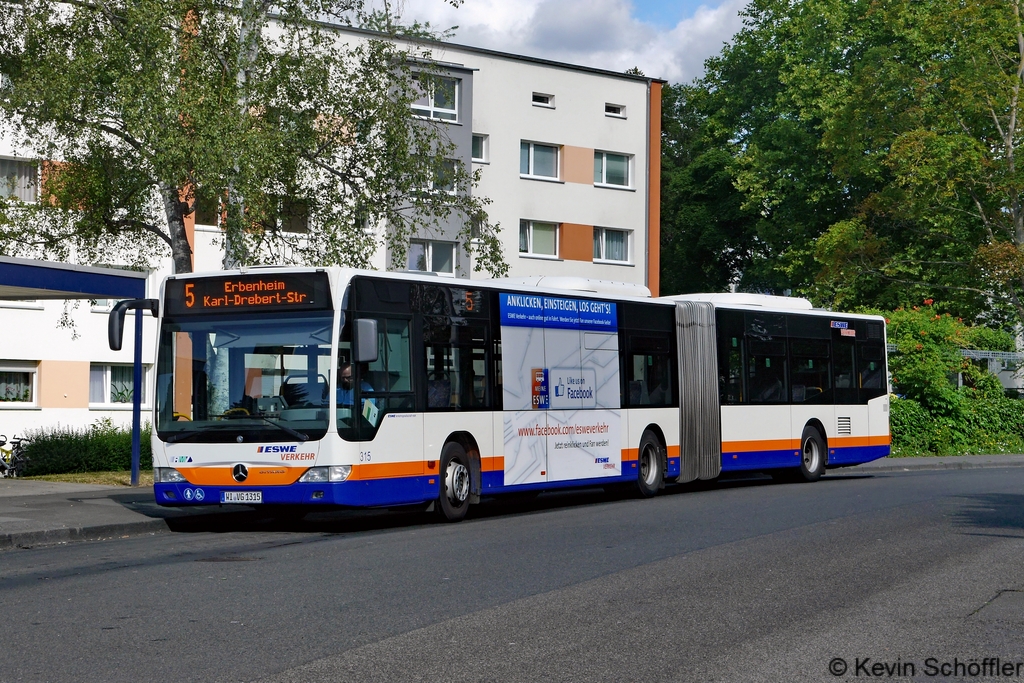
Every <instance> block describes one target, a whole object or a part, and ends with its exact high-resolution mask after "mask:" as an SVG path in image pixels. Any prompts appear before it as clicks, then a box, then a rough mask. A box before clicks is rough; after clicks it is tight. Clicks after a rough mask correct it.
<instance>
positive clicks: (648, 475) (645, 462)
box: [640, 444, 658, 486]
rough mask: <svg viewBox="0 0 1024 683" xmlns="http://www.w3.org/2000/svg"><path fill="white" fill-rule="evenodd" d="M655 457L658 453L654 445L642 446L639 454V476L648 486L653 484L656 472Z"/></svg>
mask: <svg viewBox="0 0 1024 683" xmlns="http://www.w3.org/2000/svg"><path fill="white" fill-rule="evenodd" d="M657 457H658V454H657V452H656V451H655V450H654V447H653V446H651V445H649V444H648V445H647V446H645V447H644V452H643V453H641V454H640V478H641V479H643V480H644V483H645V484H647V485H648V486H654V484H655V481H654V480H655V477H656V476H657V474H658V463H657V460H656V458H657Z"/></svg>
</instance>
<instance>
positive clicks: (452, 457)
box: [436, 441, 470, 522]
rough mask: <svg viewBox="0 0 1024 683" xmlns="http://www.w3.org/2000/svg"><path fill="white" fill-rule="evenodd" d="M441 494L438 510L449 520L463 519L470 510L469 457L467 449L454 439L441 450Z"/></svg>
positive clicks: (443, 517) (438, 500)
mask: <svg viewBox="0 0 1024 683" xmlns="http://www.w3.org/2000/svg"><path fill="white" fill-rule="evenodd" d="M440 474H441V495H439V496H438V498H437V506H436V509H437V512H438V514H440V515H441V518H442V519H444V520H446V521H449V522H458V521H461V520H462V519H463V518H464V517H465V516H466V512H468V511H469V480H470V475H469V457H468V456H467V455H466V449H464V448H463V447H462V446H461V445H459V444H458V443H456V442H454V441H450V442H448V443H447V444H445V447H444V449H443V450H442V451H441V469H440Z"/></svg>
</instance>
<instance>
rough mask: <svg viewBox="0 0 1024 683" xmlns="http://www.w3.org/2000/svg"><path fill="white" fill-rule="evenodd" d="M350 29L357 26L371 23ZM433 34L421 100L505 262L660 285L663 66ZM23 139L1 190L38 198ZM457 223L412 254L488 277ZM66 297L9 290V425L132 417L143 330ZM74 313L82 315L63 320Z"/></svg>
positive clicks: (157, 277) (200, 243)
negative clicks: (115, 338)
mask: <svg viewBox="0 0 1024 683" xmlns="http://www.w3.org/2000/svg"><path fill="white" fill-rule="evenodd" d="M338 30H339V36H340V38H341V39H342V40H344V41H352V42H356V41H363V40H367V39H369V38H370V37H372V36H373V34H370V33H367V32H362V31H358V30H353V29H338ZM428 46H429V47H430V49H431V50H432V53H433V57H434V59H435V60H436V61H437V63H438V64H439V65H440V68H441V73H442V74H443V75H444V77H445V78H446V79H448V82H449V83H450V84H451V89H450V90H449V91H448V92H446V93H444V94H443V95H437V96H432V97H425V98H424V99H423V100H422V101H420V102H418V103H417V104H416V107H415V108H414V109H413V111H411V112H410V116H420V117H421V118H429V119H433V120H436V121H443V122H445V123H444V125H445V126H446V127H447V131H448V135H449V137H450V139H451V140H452V141H453V142H454V143H455V146H456V156H457V159H455V161H456V162H458V163H463V164H466V165H467V167H471V168H472V169H473V170H477V169H479V170H480V176H481V178H480V183H479V184H478V185H477V186H476V187H475V188H473V192H474V193H475V194H477V195H482V196H485V197H487V198H489V199H490V200H491V203H490V204H489V206H488V214H489V217H490V221H491V223H492V224H498V225H500V227H501V232H500V238H501V241H502V244H503V247H504V256H505V260H506V262H507V263H508V265H509V272H508V276H509V277H515V278H521V277H534V276H578V277H587V278H596V279H602V280H610V281H618V282H627V283H632V284H637V285H643V286H646V287H648V288H649V289H650V290H651V292H652V294H653V295H654V296H657V295H658V286H659V283H658V272H659V260H660V253H659V240H660V213H659V205H660V158H661V149H660V138H661V88H662V85H663V82H662V81H659V80H657V79H650V78H646V77H643V76H635V75H630V74H623V73H616V72H611V71H602V70H599V69H591V68H586V67H578V66H573V65H569V64H561V63H557V62H551V61H546V60H540V59H534V58H529V57H522V56H517V55H512V54H506V53H500V52H494V51H490V50H484V49H479V48H472V47H465V46H459V45H453V44H449V43H432V44H429V45H428ZM18 152H19V150H17V149H15V148H14V147H13V146H11V145H9V144H7V145H6V146H5V145H4V143H3V142H0V173H2V174H3V176H4V177H5V178H7V179H8V182H7V183H6V184H4V185H3V187H2V189H0V191H3V192H5V193H18V196H20V197H22V198H23V199H25V200H26V201H34V200H35V199H36V194H35V193H36V190H35V186H36V185H37V183H38V180H37V178H38V162H37V161H34V160H31V159H26V158H24V157H22V156H19V155H18ZM207 215H208V214H207ZM199 218H200V220H199V222H197V221H196V215H193V216H190V217H189V218H188V219H186V228H187V232H188V233H189V236H190V241H191V243H192V246H193V262H194V269H195V270H196V271H197V272H198V271H209V270H217V269H219V268H220V267H221V260H222V257H223V254H222V246H221V232H220V229H219V228H218V227H217V226H216V225H210V224H204V222H203V215H202V214H201V213H200V214H199ZM208 222H212V221H208ZM458 233H459V226H457V225H454V224H453V225H451V226H448V227H446V228H440V229H437V230H435V231H433V232H431V233H429V234H428V233H423V234H419V235H417V236H415V238H414V239H413V241H412V243H411V245H410V249H409V254H408V259H407V261H408V262H407V266H408V269H410V270H423V271H432V272H437V273H439V274H441V275H451V276H453V277H455V276H458V277H472V278H483V277H488V275H487V274H486V273H480V272H475V271H474V269H473V263H472V259H471V256H470V255H469V252H468V251H467V250H466V248H465V247H466V245H464V244H461V243H460V242H459V239H460V238H459V236H458ZM390 261H391V259H390V255H389V254H388V253H387V252H386V250H385V249H384V248H381V249H380V250H379V251H378V253H377V254H376V256H375V258H374V266H375V267H376V268H378V269H381V270H384V269H386V268H387V266H388V264H389V263H390ZM90 265H92V264H90ZM102 265H110V264H102ZM170 272H171V263H170V258H169V256H168V258H167V259H166V260H165V261H164V262H162V263H160V264H158V267H157V268H156V269H155V270H154V271H153V272H152V273H151V274H150V277H149V278H148V282H147V288H148V293H147V296H154V297H155V296H156V295H157V293H158V291H159V285H160V282H161V281H162V280H163V278H164V277H166V276H167V275H169V274H170ZM65 307H66V305H65V304H64V303H63V302H60V301H38V302H0V320H2V321H3V323H4V326H5V328H6V329H7V330H9V333H8V334H7V335H5V341H4V344H3V346H2V348H0V433H2V434H6V435H7V436H8V437H11V436H12V435H14V434H18V435H21V434H24V433H25V432H26V431H29V430H32V429H37V428H40V427H46V426H55V425H57V424H60V425H64V426H74V427H84V426H87V425H90V424H93V423H95V422H96V421H97V420H99V419H102V418H109V419H111V420H112V421H114V422H115V423H118V424H125V425H127V424H130V420H131V394H130V388H131V359H132V352H133V349H132V339H131V335H129V334H126V335H125V345H124V348H123V349H122V350H121V351H119V352H112V351H110V350H109V349H108V348H107V335H106V324H107V316H106V313H107V311H108V310H109V306H108V304H107V302H98V303H96V304H93V303H90V302H88V301H83V302H80V303H79V304H77V307H75V308H73V309H70V310H69V315H65V310H66V308H65ZM62 317H70V319H71V320H72V321H73V327H72V328H69V327H66V326H62V325H61V324H60V322H61V318H62ZM127 326H128V325H126V327H127ZM155 335H156V327H155V325H154V322H153V320H152V318H150V319H148V320H147V321H146V323H145V330H144V338H145V340H146V341H145V346H144V347H143V363H144V364H145V366H146V370H147V372H146V376H147V382H146V384H147V389H146V391H145V392H144V395H143V410H144V411H145V410H146V409H147V408H148V407H149V402H150V397H151V395H152V384H151V383H152V368H153V364H154V361H155V359H154V356H155V346H156V343H155Z"/></svg>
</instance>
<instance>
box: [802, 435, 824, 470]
mask: <svg viewBox="0 0 1024 683" xmlns="http://www.w3.org/2000/svg"><path fill="white" fill-rule="evenodd" d="M820 458H821V454H820V453H819V452H818V444H817V443H815V441H814V439H807V441H805V442H804V468H805V469H806V470H807V471H808V472H814V471H815V470H817V469H818V460H819V459H820Z"/></svg>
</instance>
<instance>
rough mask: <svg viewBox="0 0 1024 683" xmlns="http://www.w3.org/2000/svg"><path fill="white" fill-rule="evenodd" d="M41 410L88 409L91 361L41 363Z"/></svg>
mask: <svg viewBox="0 0 1024 683" xmlns="http://www.w3.org/2000/svg"><path fill="white" fill-rule="evenodd" d="M38 372H39V377H38V381H39V400H38V405H39V407H40V408H88V407H89V361H77V360H43V361H39V370H38Z"/></svg>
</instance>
